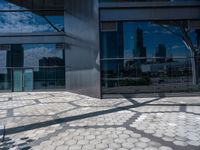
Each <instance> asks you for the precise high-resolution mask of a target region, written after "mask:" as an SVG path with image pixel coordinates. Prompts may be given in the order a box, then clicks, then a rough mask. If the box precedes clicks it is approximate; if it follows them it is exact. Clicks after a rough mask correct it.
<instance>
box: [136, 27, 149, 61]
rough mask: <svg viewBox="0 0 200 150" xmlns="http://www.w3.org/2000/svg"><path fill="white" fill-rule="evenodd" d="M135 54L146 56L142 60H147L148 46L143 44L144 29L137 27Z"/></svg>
mask: <svg viewBox="0 0 200 150" xmlns="http://www.w3.org/2000/svg"><path fill="white" fill-rule="evenodd" d="M133 56H134V57H144V59H142V60H141V61H140V62H141V63H145V62H146V58H145V57H146V48H145V47H144V44H143V30H142V29H140V28H137V29H136V31H135V38H134V50H133Z"/></svg>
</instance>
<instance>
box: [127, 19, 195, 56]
mask: <svg viewBox="0 0 200 150" xmlns="http://www.w3.org/2000/svg"><path fill="white" fill-rule="evenodd" d="M137 28H140V29H142V30H143V38H144V47H146V48H147V57H152V56H154V53H155V49H156V47H157V46H158V44H164V45H165V46H166V48H167V56H185V55H189V50H188V49H187V48H186V46H185V45H184V43H183V41H182V40H181V39H180V38H178V37H177V36H175V35H174V34H172V33H171V32H169V31H168V30H166V29H165V28H164V27H161V26H159V25H156V24H152V22H142V21H139V22H125V23H124V38H125V40H124V47H125V52H126V54H127V55H130V54H132V50H133V48H134V33H135V30H136V29H137ZM170 29H172V30H173V31H174V32H176V33H179V29H178V28H176V27H170ZM190 35H191V37H192V39H193V41H194V40H195V34H194V33H192V32H191V34H190Z"/></svg>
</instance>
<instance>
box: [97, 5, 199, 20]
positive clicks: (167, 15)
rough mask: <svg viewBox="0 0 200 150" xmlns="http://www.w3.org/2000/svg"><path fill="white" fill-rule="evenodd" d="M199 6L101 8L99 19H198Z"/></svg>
mask: <svg viewBox="0 0 200 150" xmlns="http://www.w3.org/2000/svg"><path fill="white" fill-rule="evenodd" d="M199 18H200V7H199V6H197V7H160V8H159V7H157V8H155V7H149V8H146V7H145V8H131V7H130V8H115V9H113V8H112V9H101V11H100V19H101V21H116V20H118V21H126V20H158V19H159V20H163V19H165V20H168V19H199Z"/></svg>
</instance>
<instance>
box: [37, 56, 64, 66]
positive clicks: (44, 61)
mask: <svg viewBox="0 0 200 150" xmlns="http://www.w3.org/2000/svg"><path fill="white" fill-rule="evenodd" d="M39 66H40V67H41V66H45V67H47V66H64V60H63V59H61V58H58V57H43V58H41V59H40V60H39Z"/></svg>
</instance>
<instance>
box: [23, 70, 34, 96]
mask: <svg viewBox="0 0 200 150" xmlns="http://www.w3.org/2000/svg"><path fill="white" fill-rule="evenodd" d="M23 76H24V78H23V88H24V89H23V90H24V91H26V92H30V91H32V90H33V70H32V69H25V70H24V73H23Z"/></svg>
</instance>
